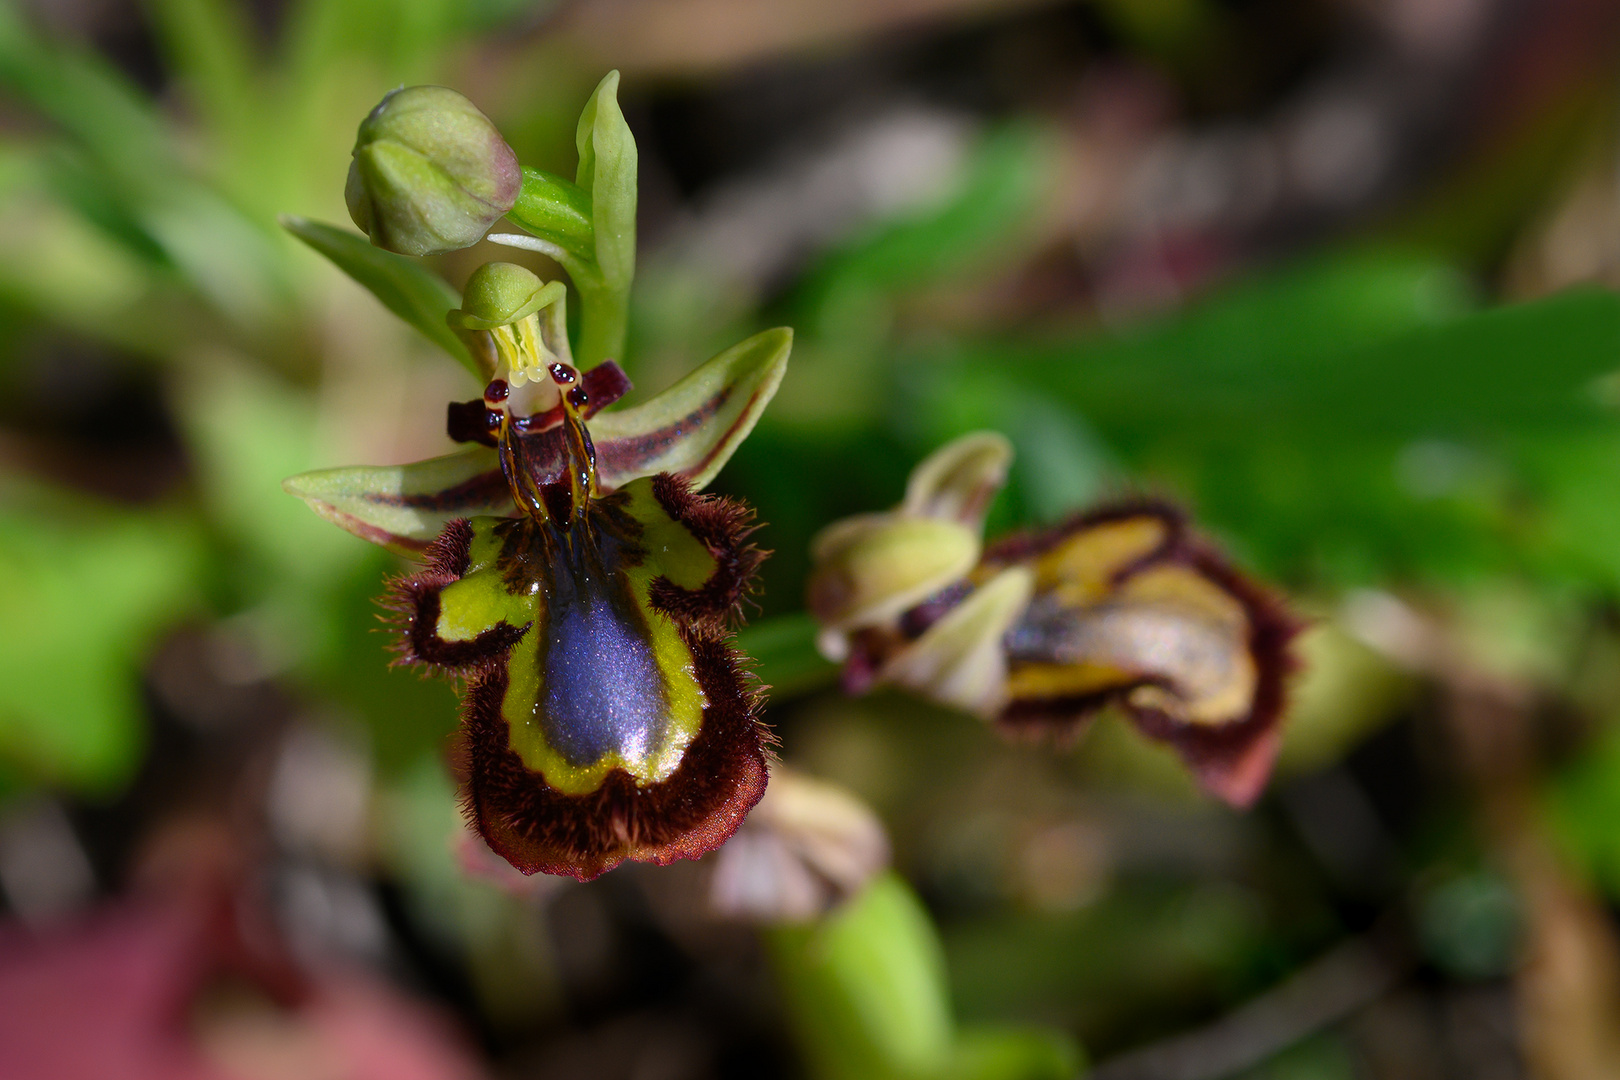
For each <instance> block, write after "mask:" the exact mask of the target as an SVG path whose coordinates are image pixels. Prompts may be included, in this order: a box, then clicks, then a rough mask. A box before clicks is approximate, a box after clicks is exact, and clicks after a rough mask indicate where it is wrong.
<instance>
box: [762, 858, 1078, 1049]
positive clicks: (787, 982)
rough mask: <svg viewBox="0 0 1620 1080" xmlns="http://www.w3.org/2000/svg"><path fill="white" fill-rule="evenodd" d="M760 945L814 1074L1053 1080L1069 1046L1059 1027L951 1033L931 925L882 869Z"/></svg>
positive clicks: (935, 936) (905, 887) (953, 1030)
mask: <svg viewBox="0 0 1620 1080" xmlns="http://www.w3.org/2000/svg"><path fill="white" fill-rule="evenodd" d="M769 945H770V949H771V956H772V959H773V960H774V966H775V970H776V976H777V979H778V981H779V983H780V985H781V989H782V996H783V998H784V999H785V1001H786V1004H787V1009H788V1014H789V1016H790V1018H791V1021H792V1023H793V1026H794V1028H795V1034H796V1035H797V1036H798V1038H799V1041H800V1043H801V1044H802V1045H803V1047H804V1050H805V1056H806V1058H807V1060H808V1061H809V1063H810V1068H811V1073H812V1075H813V1076H815V1077H817V1078H818V1080H927V1078H939V1080H1064V1078H1067V1077H1072V1076H1075V1075H1076V1074H1077V1072H1078V1070H1079V1066H1080V1053H1079V1051H1078V1049H1077V1048H1076V1047H1075V1046H1074V1044H1073V1042H1072V1041H1071V1040H1069V1039H1068V1038H1067V1037H1065V1036H1063V1035H1062V1034H1060V1033H1057V1032H1052V1031H1044V1030H1040V1029H1034V1028H1028V1029H1025V1028H1007V1027H984V1028H975V1029H972V1030H970V1031H967V1032H963V1033H962V1034H961V1035H960V1036H959V1035H958V1033H957V1031H956V1025H955V1022H954V1021H953V1020H952V1018H951V1005H950V999H949V997H948V995H947V991H946V978H945V961H944V955H943V953H942V951H941V949H940V944H939V937H938V934H937V933H936V931H935V929H934V924H933V920H932V919H931V918H930V917H929V915H928V912H927V911H926V910H925V909H924V908H923V906H922V902H921V901H920V900H918V899H917V896H916V894H915V893H913V892H912V891H911V888H910V886H908V885H907V884H906V883H905V881H904V880H902V879H901V878H900V877H899V876H898V875H896V874H893V873H889V874H885V875H883V876H882V877H879V878H876V879H875V880H873V882H872V883H871V884H870V885H868V886H867V887H866V890H865V891H864V892H862V893H861V894H860V895H859V896H857V897H855V898H854V899H852V900H850V901H849V902H848V903H847V904H846V905H845V906H844V907H842V908H840V909H838V910H835V911H834V912H832V913H831V914H830V915H828V916H827V917H826V918H824V919H823V920H821V921H820V922H818V923H815V924H812V925H809V926H779V927H776V928H774V929H772V930H771V931H770V936H769Z"/></svg>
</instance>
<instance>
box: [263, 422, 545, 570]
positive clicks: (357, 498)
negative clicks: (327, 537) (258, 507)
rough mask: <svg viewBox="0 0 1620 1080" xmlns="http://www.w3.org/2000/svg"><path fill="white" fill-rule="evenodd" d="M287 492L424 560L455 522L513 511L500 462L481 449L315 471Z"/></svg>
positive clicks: (291, 482) (294, 480)
mask: <svg viewBox="0 0 1620 1080" xmlns="http://www.w3.org/2000/svg"><path fill="white" fill-rule="evenodd" d="M281 486H282V488H283V489H284V490H285V491H287V493H288V494H291V495H296V496H298V497H299V498H300V499H303V500H304V501H305V502H306V503H308V504H309V508H310V509H311V510H313V511H315V512H316V513H317V514H319V515H320V516H321V517H323V518H325V519H326V520H327V521H330V522H332V524H334V525H337V526H339V527H340V528H343V529H346V530H348V531H349V532H351V533H354V535H356V536H358V537H360V538H361V539H363V540H370V541H371V542H372V543H374V544H381V545H382V546H383V547H385V548H388V549H389V550H390V551H395V552H398V553H400V554H402V555H420V554H421V553H422V549H423V548H425V547H427V545H428V543H429V542H430V541H431V540H432V539H433V538H434V537H435V536H437V535H439V533H440V532H441V531H442V530H443V529H444V526H445V525H446V523H448V522H450V521H454V520H455V519H456V518H463V517H475V516H478V515H481V514H482V515H491V516H497V517H499V516H506V515H510V514H512V513H513V512H514V510H515V508H514V507H513V505H512V494H511V489H510V488H509V487H508V486H507V483H506V479H505V478H504V477H503V476H502V475H501V467H500V460H499V459H498V458H497V457H496V454H495V451H494V450H491V449H489V448H487V447H483V446H475V447H472V448H471V449H468V450H463V451H461V452H459V453H455V454H446V455H445V456H444V457H437V458H430V459H429V460H427V461H418V462H416V463H414V464H411V465H383V466H366V465H358V466H353V467H349V468H341V469H317V470H315V471H313V472H307V473H302V474H300V475H298V476H294V477H291V478H289V479H287V480H285V481H283V482H282V485H281Z"/></svg>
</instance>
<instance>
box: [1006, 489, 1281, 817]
mask: <svg viewBox="0 0 1620 1080" xmlns="http://www.w3.org/2000/svg"><path fill="white" fill-rule="evenodd" d="M1134 517H1149V518H1157V519H1159V520H1160V522H1161V523H1162V524H1163V526H1164V529H1165V531H1164V539H1163V540H1162V541H1161V542H1160V543H1159V544H1158V545H1156V546H1155V548H1154V549H1153V550H1152V551H1151V552H1150V553H1148V554H1147V555H1145V556H1142V557H1139V558H1136V559H1134V560H1132V561H1131V562H1129V563H1128V564H1126V565H1123V566H1121V567H1120V568H1119V569H1118V570H1117V571H1116V572H1115V574H1114V580H1115V582H1116V583H1123V582H1125V581H1127V580H1128V579H1129V578H1131V577H1132V576H1134V575H1136V574H1138V573H1141V572H1143V571H1145V570H1148V569H1151V568H1154V567H1163V566H1168V565H1176V564H1179V565H1182V566H1185V567H1187V568H1189V569H1191V570H1193V571H1195V572H1196V573H1197V574H1198V575H1200V576H1201V577H1203V578H1204V579H1205V580H1207V581H1208V582H1210V583H1211V584H1213V585H1215V586H1216V587H1218V588H1219V589H1221V590H1222V591H1223V592H1224V593H1225V594H1226V595H1228V596H1229V597H1231V598H1232V599H1233V600H1235V601H1236V602H1237V603H1238V604H1239V605H1240V606H1241V608H1242V609H1243V613H1244V616H1245V619H1246V622H1247V636H1248V640H1247V649H1248V653H1249V656H1250V658H1251V660H1252V662H1253V664H1254V668H1255V674H1256V679H1255V685H1254V691H1253V694H1252V696H1251V698H1250V701H1249V708H1248V712H1247V714H1246V715H1244V716H1241V717H1238V718H1235V719H1233V720H1232V721H1230V722H1228V723H1223V724H1218V725H1205V724H1190V723H1186V722H1184V721H1180V720H1177V719H1175V718H1173V717H1171V716H1169V715H1167V714H1166V713H1164V712H1163V711H1160V710H1157V709H1153V708H1144V707H1142V706H1140V705H1139V704H1136V703H1133V702H1131V701H1130V699H1129V692H1130V690H1132V689H1133V688H1134V686H1135V685H1142V684H1143V683H1145V682H1149V681H1151V680H1142V682H1138V683H1136V684H1134V685H1124V686H1119V687H1112V688H1109V689H1107V690H1104V691H1101V692H1097V693H1089V694H1082V695H1076V696H1072V697H1057V698H1025V699H1016V698H1015V699H1014V700H1013V701H1012V702H1010V703H1009V704H1008V706H1007V707H1006V709H1005V710H1003V712H1002V713H1001V715H1000V716H999V717H998V718H997V722H998V724H999V726H1001V727H1002V729H1003V730H1006V731H1009V732H1027V733H1040V732H1047V733H1053V734H1057V735H1059V736H1072V735H1073V734H1074V733H1075V732H1076V731H1077V730H1078V728H1079V727H1080V725H1081V724H1083V723H1084V722H1085V721H1087V720H1088V719H1089V718H1090V717H1091V716H1092V715H1094V714H1095V713H1096V712H1097V711H1098V710H1100V709H1101V708H1103V707H1104V706H1106V705H1109V704H1118V705H1120V706H1121V707H1123V708H1124V709H1125V710H1126V712H1127V713H1128V714H1129V715H1130V716H1131V718H1132V719H1133V720H1134V721H1135V722H1136V724H1137V726H1138V727H1140V728H1141V729H1142V731H1143V732H1145V733H1146V734H1148V735H1149V736H1151V737H1153V738H1155V739H1159V740H1161V741H1164V742H1167V743H1169V744H1170V745H1171V746H1173V747H1174V748H1175V749H1176V751H1177V752H1178V753H1179V754H1180V755H1181V757H1182V758H1183V760H1185V761H1186V763H1187V766H1188V767H1189V768H1190V769H1191V770H1192V771H1193V773H1194V774H1195V775H1196V776H1197V777H1198V779H1199V782H1200V783H1201V784H1202V785H1203V786H1204V787H1205V788H1206V789H1207V790H1209V791H1210V792H1211V793H1212V794H1214V795H1217V796H1218V797H1220V798H1222V799H1224V800H1225V801H1227V802H1229V803H1232V804H1234V805H1237V806H1246V805H1248V804H1250V803H1252V802H1253V801H1254V800H1255V799H1256V798H1258V797H1259V794H1260V791H1261V790H1262V788H1263V787H1264V785H1265V781H1266V777H1267V776H1268V775H1269V774H1270V771H1271V765H1272V762H1273V760H1274V759H1275V757H1276V753H1277V748H1278V744H1279V742H1280V731H1279V728H1278V721H1279V720H1280V719H1281V717H1282V713H1283V708H1284V705H1285V699H1286V681H1287V677H1288V675H1289V673H1290V672H1292V671H1293V670H1294V668H1295V660H1294V657H1293V656H1292V653H1291V650H1290V642H1291V641H1292V639H1293V637H1294V635H1295V634H1297V633H1298V632H1299V630H1300V624H1299V622H1298V621H1297V620H1296V619H1295V618H1294V617H1293V616H1292V615H1291V614H1290V613H1289V612H1288V611H1287V610H1286V609H1285V608H1284V606H1283V605H1282V603H1281V602H1280V601H1279V600H1278V599H1277V597H1275V596H1274V595H1273V594H1272V593H1270V592H1269V591H1268V590H1266V589H1264V588H1262V587H1261V586H1259V585H1258V584H1256V583H1255V582H1253V581H1251V580H1250V579H1249V578H1247V577H1245V576H1244V575H1243V574H1241V573H1240V572H1238V571H1237V570H1236V569H1234V568H1233V567H1232V566H1231V565H1230V564H1229V563H1228V562H1227V561H1226V560H1225V558H1223V557H1222V556H1221V555H1220V554H1219V553H1218V552H1216V551H1215V550H1213V549H1212V548H1210V547H1208V546H1206V545H1204V544H1202V543H1200V542H1198V541H1197V540H1195V539H1193V538H1191V537H1190V536H1189V535H1188V532H1187V530H1186V526H1185V519H1184V518H1183V516H1182V515H1181V513H1180V512H1179V511H1178V510H1176V509H1175V508H1174V507H1171V506H1168V505H1166V504H1163V503H1156V502H1155V503H1147V502H1138V503H1126V504H1121V505H1118V506H1111V507H1105V508H1102V509H1100V510H1097V511H1093V512H1091V513H1087V514H1084V515H1081V516H1079V517H1076V518H1073V519H1071V520H1070V521H1068V522H1066V523H1064V524H1062V525H1060V526H1058V527H1057V528H1055V529H1053V530H1050V531H1049V532H1046V533H1042V534H1035V535H1029V536H1016V537H1010V538H1008V539H1007V540H1004V541H1002V542H1000V543H998V544H996V545H995V546H994V547H993V548H992V549H990V550H989V551H988V552H986V557H985V559H986V562H994V563H998V564H1004V563H1010V562H1015V561H1024V560H1029V559H1033V558H1038V557H1039V556H1040V555H1042V554H1044V553H1045V552H1047V551H1050V550H1052V549H1053V548H1055V547H1056V546H1057V545H1058V544H1060V543H1061V542H1063V541H1064V540H1065V539H1067V538H1069V537H1071V536H1073V535H1075V534H1076V533H1078V532H1080V531H1082V530H1085V529H1090V528H1095V527H1097V526H1099V525H1103V524H1108V523H1112V522H1118V521H1125V520H1129V519H1131V518H1134Z"/></svg>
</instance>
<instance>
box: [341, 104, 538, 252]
mask: <svg viewBox="0 0 1620 1080" xmlns="http://www.w3.org/2000/svg"><path fill="white" fill-rule="evenodd" d="M522 184H523V175H522V172H521V170H520V169H519V168H518V160H517V154H515V153H514V152H513V151H512V148H511V147H510V146H508V145H507V144H506V141H505V140H504V139H502V138H501V133H500V132H499V131H497V130H496V129H495V125H494V124H493V123H491V122H490V120H489V117H487V116H485V115H484V114H483V113H481V112H479V111H478V108H477V106H475V105H474V104H473V103H472V102H470V101H468V100H467V99H466V98H465V97H463V96H462V95H460V94H458V93H456V92H455V91H454V90H450V89H447V88H445V87H442V86H410V87H406V88H404V89H402V90H395V91H393V92H392V93H390V94H389V95H388V96H387V97H385V98H383V100H382V103H381V104H379V105H378V106H377V107H376V108H375V109H373V110H371V114H370V115H369V116H367V117H366V118H365V120H363V121H361V123H360V132H359V136H358V137H357V139H356V140H355V144H354V160H353V162H351V163H350V165H349V179H348V184H347V185H346V187H345V189H344V198H345V199H346V200H347V202H348V204H349V216H350V217H352V218H353V219H354V223H355V224H356V225H358V226H359V227H360V229H361V230H362V231H363V232H365V233H366V235H368V236H370V237H371V242H372V243H373V244H375V245H376V246H378V247H380V248H386V249H387V250H389V251H395V252H398V253H399V254H401V255H437V254H440V253H442V252H446V251H455V250H458V249H460V248H465V247H471V246H472V245H473V244H476V243H477V242H478V241H479V240H481V239H482V238H483V236H484V234H485V233H486V232H488V231H489V227H490V226H491V225H493V224H495V222H497V221H499V220H500V219H501V217H502V216H503V215H505V214H506V213H507V211H509V210H511V209H512V206H513V204H514V203H515V202H516V201H517V197H518V192H519V190H520V189H521V187H522Z"/></svg>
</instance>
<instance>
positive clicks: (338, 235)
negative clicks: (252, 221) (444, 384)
mask: <svg viewBox="0 0 1620 1080" xmlns="http://www.w3.org/2000/svg"><path fill="white" fill-rule="evenodd" d="M281 224H282V226H283V227H284V228H285V229H286V230H287V231H288V232H290V233H292V234H293V235H294V236H296V237H298V239H300V240H302V241H303V242H304V243H306V244H308V245H309V246H310V247H312V248H314V249H315V250H316V251H318V252H320V253H321V254H322V255H325V256H326V257H327V258H328V259H330V260H332V262H333V263H334V264H335V265H336V266H337V268H338V269H339V270H342V271H343V272H344V273H345V274H348V275H349V276H350V277H351V278H353V279H354V280H355V281H357V282H359V283H360V284H361V285H364V286H365V287H366V289H367V290H369V291H370V292H371V294H372V295H373V296H375V297H376V298H377V299H378V300H380V301H382V305H383V306H384V307H386V308H387V309H388V310H389V311H392V312H393V313H394V314H395V315H398V316H399V317H400V318H402V319H404V320H405V321H406V322H408V323H410V324H411V325H412V326H414V327H415V328H416V329H417V330H418V331H420V332H421V334H422V336H423V337H425V338H427V339H428V340H429V341H431V342H433V344H435V345H437V346H439V348H441V349H443V350H444V351H445V352H447V353H449V354H450V355H451V356H453V357H455V358H456V359H457V360H459V361H460V362H461V364H462V366H463V367H465V368H466V369H467V370H468V371H470V372H472V374H473V378H475V379H477V380H478V381H479V382H483V381H484V379H485V375H484V372H483V371H482V369H480V368H479V366H478V363H477V361H475V360H474V359H473V356H472V354H471V353H470V352H468V351H467V347H466V346H465V345H464V344H462V342H461V339H460V338H458V337H456V335H455V333H454V332H453V331H452V330H451V329H450V327H449V326H448V325H447V324H446V323H445V321H444V317H445V315H446V314H448V313H449V311H450V309H452V308H455V307H459V306H460V305H461V298H460V297H459V296H457V295H456V290H455V289H453V288H451V287H450V285H449V283H447V282H446V281H445V280H444V279H443V278H441V277H439V276H438V275H437V274H435V273H433V272H432V271H431V270H429V269H428V268H427V267H425V266H423V265H422V264H421V263H420V262H419V261H417V260H415V259H409V258H406V257H405V256H403V255H395V254H394V253H393V252H390V251H384V250H382V249H381V248H377V247H372V246H371V241H370V240H367V239H366V238H365V237H364V236H361V235H360V234H359V233H357V232H350V231H349V230H348V229H339V228H336V227H335V226H332V225H325V224H322V223H321V222H319V221H310V220H308V219H307V218H301V217H292V216H286V217H283V218H282V219H281Z"/></svg>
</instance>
